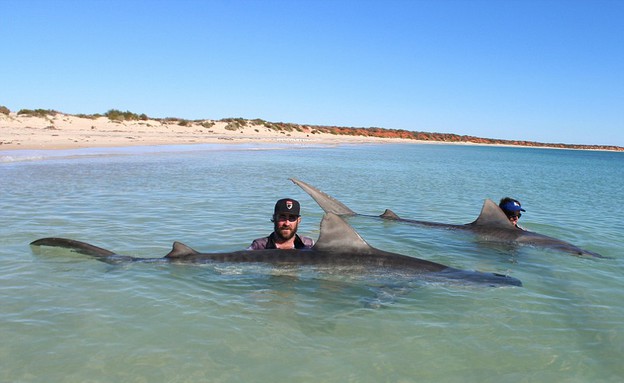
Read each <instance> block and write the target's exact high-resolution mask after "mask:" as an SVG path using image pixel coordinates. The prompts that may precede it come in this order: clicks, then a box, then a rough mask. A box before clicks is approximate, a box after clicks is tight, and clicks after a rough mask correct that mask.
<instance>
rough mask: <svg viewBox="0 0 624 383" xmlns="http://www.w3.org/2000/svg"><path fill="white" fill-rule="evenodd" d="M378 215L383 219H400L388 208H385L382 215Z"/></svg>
mask: <svg viewBox="0 0 624 383" xmlns="http://www.w3.org/2000/svg"><path fill="white" fill-rule="evenodd" d="M379 217H381V218H383V219H394V220H397V219H401V217H399V216H398V215H397V214H396V213H395V212H393V211H392V210H390V209H386V211H384V212H383V214H382V215H380V216H379Z"/></svg>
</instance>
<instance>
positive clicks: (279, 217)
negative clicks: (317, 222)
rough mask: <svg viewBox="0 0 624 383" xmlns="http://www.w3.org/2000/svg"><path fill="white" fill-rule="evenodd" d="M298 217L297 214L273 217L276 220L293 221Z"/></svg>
mask: <svg viewBox="0 0 624 383" xmlns="http://www.w3.org/2000/svg"><path fill="white" fill-rule="evenodd" d="M298 218H299V216H298V215H281V214H280V215H278V216H277V217H275V219H276V220H277V221H288V222H295V221H296V220H297V219H298Z"/></svg>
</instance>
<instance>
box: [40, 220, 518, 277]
mask: <svg viewBox="0 0 624 383" xmlns="http://www.w3.org/2000/svg"><path fill="white" fill-rule="evenodd" d="M320 229H321V232H320V236H319V238H318V241H317V242H316V243H315V245H314V246H313V247H312V248H310V249H302V250H299V249H292V250H277V249H275V250H241V251H234V252H229V253H200V252H198V251H195V250H193V249H191V248H190V247H188V246H186V245H184V244H182V243H180V242H175V243H174V244H173V248H172V250H171V251H170V252H169V253H168V254H167V255H165V256H164V257H163V258H136V257H131V256H124V255H119V254H116V253H114V252H112V251H109V250H106V249H102V248H100V247H97V246H93V245H90V244H88V243H85V242H80V241H75V240H73V239H66V238H41V239H38V240H36V241H33V242H32V243H31V244H30V245H31V246H52V247H60V248H66V249H69V250H71V251H74V252H77V253H81V254H85V255H89V256H92V257H94V258H96V259H98V260H100V261H102V262H106V263H109V264H117V263H122V262H170V263H195V264H201V263H212V262H246V263H265V264H271V265H276V266H298V265H311V266H320V267H329V268H331V269H333V270H337V271H345V272H346V271H350V272H357V273H360V274H366V273H369V272H372V271H381V272H382V273H383V272H384V271H395V272H399V273H401V274H402V275H408V276H414V277H418V276H428V275H430V276H432V277H434V278H436V279H437V278H438V277H439V278H442V279H451V280H462V281H464V280H465V281H470V282H476V283H480V284H486V285H490V286H506V285H511V286H522V282H520V280H519V279H516V278H513V277H510V276H507V275H502V274H496V273H484V272H479V271H466V270H459V269H455V268H452V267H448V266H445V265H442V264H439V263H435V262H430V261H426V260H423V259H418V258H415V257H410V256H407V255H402V254H397V253H391V252H387V251H383V250H379V249H376V248H374V247H372V246H370V245H369V244H368V243H366V241H364V239H362V237H360V235H359V234H358V233H357V232H356V231H355V230H354V229H353V228H352V227H351V226H350V225H349V224H347V223H346V222H345V221H344V220H343V219H342V218H340V217H339V216H338V215H336V214H333V213H327V214H325V215H324V217H323V219H322V221H321V227H320Z"/></svg>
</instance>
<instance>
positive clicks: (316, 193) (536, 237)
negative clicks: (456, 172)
mask: <svg viewBox="0 0 624 383" xmlns="http://www.w3.org/2000/svg"><path fill="white" fill-rule="evenodd" d="M290 180H291V181H292V182H293V183H294V184H295V185H297V186H299V187H300V188H301V189H303V190H304V191H305V192H306V193H308V194H309V195H310V197H312V199H314V200H315V201H316V203H318V205H319V206H320V207H321V209H323V211H324V212H325V213H333V214H336V215H338V216H342V217H348V216H355V215H359V216H366V215H365V214H358V213H356V212H355V211H353V210H351V209H350V208H349V207H347V206H346V205H345V204H343V203H342V202H340V201H338V200H337V199H335V198H334V197H332V196H330V195H328V194H326V193H325V192H322V191H321V190H319V189H317V188H315V187H314V186H312V185H309V184H307V183H305V182H303V181H300V180H298V179H296V178H290ZM370 217H376V218H382V219H385V220H392V221H398V222H405V223H408V224H412V225H419V226H427V227H438V228H445V229H452V230H465V231H470V232H472V233H474V234H476V235H477V236H478V237H479V238H480V239H481V240H482V241H485V242H497V243H512V244H519V245H530V246H535V247H542V248H550V249H555V250H558V251H562V252H565V253H568V254H572V255H575V256H581V257H592V258H606V257H604V256H602V255H600V254H598V253H596V252H593V251H590V250H585V249H582V248H580V247H578V246H575V245H573V244H571V243H569V242H566V241H563V240H560V239H557V238H553V237H549V236H547V235H543V234H539V233H536V232H532V231H527V230H522V229H519V228H517V227H515V226H514V225H513V224H512V223H511V222H510V221H509V219H507V216H506V215H505V213H504V212H503V211H502V209H501V208H500V207H498V205H497V204H496V203H495V202H494V201H492V200H491V199H486V200H485V201H484V203H483V207H482V208H481V213H480V214H479V216H478V217H477V219H476V220H474V221H473V222H470V223H467V224H447V223H441V222H430V221H422V220H415V219H407V218H402V217H399V215H397V214H396V213H394V212H393V211H392V210H390V209H385V211H384V212H383V213H382V214H381V215H379V216H370Z"/></svg>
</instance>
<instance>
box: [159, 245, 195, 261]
mask: <svg viewBox="0 0 624 383" xmlns="http://www.w3.org/2000/svg"><path fill="white" fill-rule="evenodd" d="M195 254H199V253H198V252H197V251H195V250H193V249H191V248H190V247H188V246H186V245H185V244H183V243H181V242H178V241H176V242H174V243H173V246H172V248H171V251H170V252H169V253H168V254H167V255H165V258H168V259H178V258H184V257H188V256H192V255H195Z"/></svg>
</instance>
